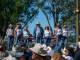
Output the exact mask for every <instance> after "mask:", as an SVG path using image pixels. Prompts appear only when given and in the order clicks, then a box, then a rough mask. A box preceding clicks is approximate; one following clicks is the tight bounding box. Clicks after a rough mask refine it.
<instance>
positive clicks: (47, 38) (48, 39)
mask: <svg viewBox="0 0 80 60" xmlns="http://www.w3.org/2000/svg"><path fill="white" fill-rule="evenodd" d="M44 38H45V39H44V43H45V44H46V45H49V44H50V42H51V31H50V29H49V26H46V27H45V30H44Z"/></svg>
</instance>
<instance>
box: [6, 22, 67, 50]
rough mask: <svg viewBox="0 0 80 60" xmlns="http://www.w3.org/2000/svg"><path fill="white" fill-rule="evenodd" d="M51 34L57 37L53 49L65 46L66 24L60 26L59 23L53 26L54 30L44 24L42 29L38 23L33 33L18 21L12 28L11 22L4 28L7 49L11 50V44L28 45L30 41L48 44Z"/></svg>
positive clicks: (51, 37) (51, 38)
mask: <svg viewBox="0 0 80 60" xmlns="http://www.w3.org/2000/svg"><path fill="white" fill-rule="evenodd" d="M53 34H54V35H55V36H56V38H57V40H56V41H57V42H56V44H55V51H59V50H60V49H61V48H62V47H64V46H65V42H67V29H66V26H65V27H64V28H61V26H60V25H57V26H56V27H55V30H54V32H52V31H51V30H50V27H49V26H45V28H44V29H43V28H42V26H41V25H40V23H37V24H36V27H35V28H34V33H33V35H32V34H31V33H30V32H29V30H28V27H24V28H22V25H21V24H20V23H17V24H16V27H15V28H14V27H13V25H12V24H10V25H9V26H8V28H7V30H6V35H7V38H8V39H7V45H8V50H11V49H12V47H13V45H18V46H21V45H25V46H29V45H30V44H32V43H34V42H35V43H40V44H46V45H47V46H49V45H50V43H51V40H54V39H53Z"/></svg>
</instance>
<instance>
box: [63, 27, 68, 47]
mask: <svg viewBox="0 0 80 60" xmlns="http://www.w3.org/2000/svg"><path fill="white" fill-rule="evenodd" d="M67 33H68V31H67V27H66V26H64V28H63V38H62V39H63V40H62V48H64V46H65V45H66V43H67Z"/></svg>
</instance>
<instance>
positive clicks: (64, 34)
mask: <svg viewBox="0 0 80 60" xmlns="http://www.w3.org/2000/svg"><path fill="white" fill-rule="evenodd" d="M63 36H66V37H67V30H65V29H63Z"/></svg>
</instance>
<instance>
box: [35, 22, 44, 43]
mask: <svg viewBox="0 0 80 60" xmlns="http://www.w3.org/2000/svg"><path fill="white" fill-rule="evenodd" d="M43 34H44V31H43V28H42V27H41V25H40V23H37V24H36V28H35V29H34V37H35V38H36V42H37V43H43V41H42V38H43Z"/></svg>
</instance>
